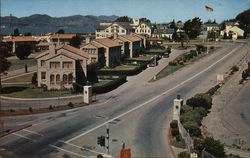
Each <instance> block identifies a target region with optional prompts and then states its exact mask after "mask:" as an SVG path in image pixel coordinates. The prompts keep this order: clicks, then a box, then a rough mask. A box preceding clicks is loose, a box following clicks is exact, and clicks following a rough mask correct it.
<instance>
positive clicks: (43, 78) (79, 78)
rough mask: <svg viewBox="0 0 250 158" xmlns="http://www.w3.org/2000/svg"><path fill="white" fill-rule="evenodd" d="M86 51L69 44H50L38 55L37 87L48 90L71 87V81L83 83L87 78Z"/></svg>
mask: <svg viewBox="0 0 250 158" xmlns="http://www.w3.org/2000/svg"><path fill="white" fill-rule="evenodd" d="M88 58H89V57H88V55H87V53H86V52H83V51H82V50H79V49H77V48H74V47H72V46H69V45H61V46H56V44H51V45H50V46H49V50H48V51H45V52H43V53H41V54H39V55H38V56H36V59H37V81H38V87H47V89H48V90H54V89H55V90H56V89H71V88H73V83H77V84H80V85H83V84H84V83H85V82H86V79H87V60H88Z"/></svg>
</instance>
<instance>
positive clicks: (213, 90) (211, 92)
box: [206, 85, 220, 96]
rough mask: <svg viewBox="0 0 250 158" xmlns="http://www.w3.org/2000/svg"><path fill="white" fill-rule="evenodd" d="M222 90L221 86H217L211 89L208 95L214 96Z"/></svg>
mask: <svg viewBox="0 0 250 158" xmlns="http://www.w3.org/2000/svg"><path fill="white" fill-rule="evenodd" d="M219 88H220V85H216V86H214V87H212V88H210V89H209V90H208V91H207V92H206V93H207V94H208V95H209V96H212V95H214V93H215V92H216V91H217V90H218V89H219Z"/></svg>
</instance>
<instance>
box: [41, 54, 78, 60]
mask: <svg viewBox="0 0 250 158" xmlns="http://www.w3.org/2000/svg"><path fill="white" fill-rule="evenodd" d="M59 55H64V56H66V57H68V58H71V59H73V60H79V58H76V57H74V56H73V55H69V54H67V53H65V52H61V53H57V54H53V55H50V56H48V58H47V59H46V60H50V59H52V58H54V57H57V56H59Z"/></svg>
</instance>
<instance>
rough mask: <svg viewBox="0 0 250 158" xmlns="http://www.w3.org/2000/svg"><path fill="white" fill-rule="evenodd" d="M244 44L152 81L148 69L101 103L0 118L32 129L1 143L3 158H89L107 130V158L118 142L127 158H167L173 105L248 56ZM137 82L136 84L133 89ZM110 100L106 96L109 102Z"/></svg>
mask: <svg viewBox="0 0 250 158" xmlns="http://www.w3.org/2000/svg"><path fill="white" fill-rule="evenodd" d="M249 49H250V47H249V43H245V44H243V43H229V44H227V43H225V44H224V47H223V48H222V49H220V50H218V51H217V52H215V53H213V54H211V55H208V56H207V57H205V58H202V59H201V60H199V61H197V62H195V63H194V64H192V65H188V66H186V67H184V68H182V69H181V70H178V71H176V72H175V73H174V74H172V75H169V76H167V77H165V78H163V79H161V80H159V81H157V82H151V83H149V82H148V80H149V79H151V78H152V75H149V74H148V72H150V71H154V70H153V69H154V68H149V69H147V70H145V71H144V72H142V73H141V74H139V75H137V76H133V77H131V78H130V82H128V83H127V84H124V85H122V86H120V87H119V88H118V89H116V90H114V91H112V92H110V93H107V94H105V95H102V96H100V99H103V100H106V101H105V102H101V103H97V104H93V105H91V106H86V107H82V108H78V109H72V110H67V111H61V112H54V113H49V114H39V115H32V116H22V117H15V118H3V120H4V121H5V122H8V123H10V124H11V123H17V124H22V123H25V122H26V123H32V127H29V128H27V129H26V130H21V131H19V132H16V133H14V134H11V135H9V136H6V137H3V138H1V139H0V144H1V149H0V155H1V156H2V157H11V158H15V157H17V158H18V157H24V158H26V157H27V158H29V157H31V158H36V157H39V158H40V157H46V158H47V157H51V158H52V157H53V158H54V157H63V158H73V157H88V156H95V155H97V154H99V153H105V152H106V150H105V149H104V148H101V147H99V146H98V145H97V143H96V142H97V136H100V135H105V133H106V132H105V130H106V126H105V125H106V124H109V128H110V155H112V156H114V157H117V156H118V154H119V150H120V149H121V143H122V142H125V143H126V147H127V148H131V149H132V157H166V158H170V157H171V154H170V152H169V149H168V144H167V128H168V123H169V121H170V119H171V116H172V115H171V113H172V112H171V108H172V101H173V99H174V98H175V97H176V95H177V94H181V96H182V98H184V99H187V98H189V97H191V96H193V95H194V94H196V93H200V92H204V91H206V90H208V89H209V88H210V87H212V86H214V85H215V84H216V75H217V74H218V73H220V74H224V73H226V72H228V71H229V69H230V68H231V67H232V65H235V64H236V63H237V62H238V61H240V59H242V58H243V56H244V55H245V54H246V53H247V52H248V51H249ZM135 83H136V84H135ZM110 96H111V97H110Z"/></svg>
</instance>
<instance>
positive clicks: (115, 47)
mask: <svg viewBox="0 0 250 158" xmlns="http://www.w3.org/2000/svg"><path fill="white" fill-rule="evenodd" d="M121 46H122V45H120V44H119V43H117V42H115V41H114V40H112V39H109V38H100V39H95V40H93V41H91V42H90V43H89V44H87V45H85V46H83V47H82V48H81V49H82V50H85V51H87V53H88V54H89V55H90V56H91V57H92V59H93V58H96V60H97V59H98V62H100V61H101V62H103V63H104V64H103V65H104V66H107V67H110V66H112V65H113V64H115V63H116V62H120V61H121ZM92 52H93V54H92ZM103 54H104V59H103V58H102V56H103ZM99 57H101V60H99V59H100V58H99ZM90 60H91V58H90ZM91 62H93V61H88V63H91Z"/></svg>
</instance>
